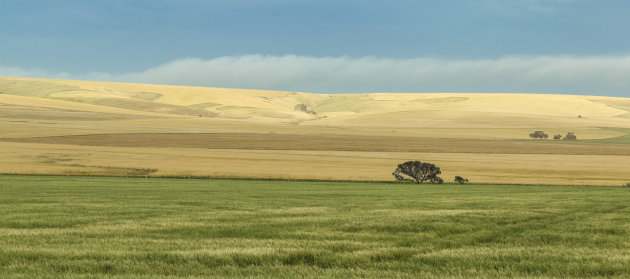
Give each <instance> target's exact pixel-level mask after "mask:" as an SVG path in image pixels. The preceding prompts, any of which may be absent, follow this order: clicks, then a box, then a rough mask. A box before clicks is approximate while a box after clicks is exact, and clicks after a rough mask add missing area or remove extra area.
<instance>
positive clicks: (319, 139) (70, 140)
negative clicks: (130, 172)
mask: <svg viewBox="0 0 630 279" xmlns="http://www.w3.org/2000/svg"><path fill="white" fill-rule="evenodd" d="M0 141H8V142H23V143H49V144H71V145H85V146H118V147H166V148H205V149H253V150H328V151H380V152H433V153H487V154H564V155H624V156H626V155H628V156H630V145H627V144H597V143H590V142H571V141H543V140H540V141H531V140H478V139H452V138H418V137H401V136H389V137H387V136H357V135H296V134H279V133H194V134H193V133H117V134H92V135H72V136H54V137H35V138H9V139H0Z"/></svg>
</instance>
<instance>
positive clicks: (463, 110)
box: [0, 78, 630, 186]
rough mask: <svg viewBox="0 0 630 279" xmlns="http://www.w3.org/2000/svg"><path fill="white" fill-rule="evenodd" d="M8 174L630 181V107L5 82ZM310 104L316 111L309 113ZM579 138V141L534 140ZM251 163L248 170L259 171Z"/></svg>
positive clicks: (534, 97)
mask: <svg viewBox="0 0 630 279" xmlns="http://www.w3.org/2000/svg"><path fill="white" fill-rule="evenodd" d="M0 93H1V94H0V155H1V159H0V173H7V174H46V175H51V174H53V175H55V174H60V175H72V174H77V175H110V176H134V175H139V176H144V175H150V176H157V177H173V176H176V177H187V176H198V177H204V176H211V177H224V178H274V179H323V180H326V179H332V180H361V181H388V180H391V179H392V176H391V172H392V170H393V168H394V167H395V166H396V164H398V163H400V162H401V161H406V160H422V161H430V162H432V163H435V164H437V165H439V166H440V167H442V170H443V172H444V176H445V178H446V179H447V181H449V180H451V179H452V177H453V176H455V175H461V176H465V177H467V178H470V179H471V180H472V181H475V182H479V183H525V184H556V185H615V186H619V185H621V184H625V183H627V182H628V181H630V177H629V176H628V173H630V167H629V166H630V145H629V143H630V141H629V140H628V137H629V135H630V117H628V115H630V101H629V100H628V99H626V98H612V97H595V96H569V95H551V94H550V95H544V94H481V93H475V94H472V93H471V94H468V93H458V94H456V93H422V94H394V93H369V94H312V93H300V92H282V91H263V90H246V89H226V88H208V87H186V86H166V85H148V84H129V83H107V82H90V81H71V80H46V79H24V78H0ZM300 105H303V106H304V107H306V109H307V111H310V113H308V112H304V111H301V110H298V109H296V107H299V106H300ZM537 130H544V131H545V132H546V133H549V134H550V135H552V136H553V135H555V134H562V135H564V134H566V133H568V132H574V133H575V134H576V135H577V136H578V140H577V141H562V140H560V141H554V140H536V139H530V138H528V134H529V133H531V132H533V131H537ZM245 166H246V167H245Z"/></svg>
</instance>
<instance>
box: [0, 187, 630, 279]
mask: <svg viewBox="0 0 630 279" xmlns="http://www.w3.org/2000/svg"><path fill="white" fill-rule="evenodd" d="M629 201H630V189H627V188H613V187H560V186H554V187H544V186H500V185H468V186H455V185H422V186H416V185H397V184H376V183H338V182H286V181H244V180H240V181H239V180H172V179H124V178H86V177H43V176H40V177H38V176H0V277H2V278H59V277H61V278H178V277H193V278H194V277H197V278H207V277H274V278H298V277H371V278H374V277H380V278H382V277H390V278H391V277H414V278H417V277H441V278H443V277H454V278H471V277H478V278H487V277H540V278H552V277H557V278H566V277H620V278H621V277H623V278H628V277H630V202H629Z"/></svg>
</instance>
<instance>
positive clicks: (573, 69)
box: [0, 55, 630, 97]
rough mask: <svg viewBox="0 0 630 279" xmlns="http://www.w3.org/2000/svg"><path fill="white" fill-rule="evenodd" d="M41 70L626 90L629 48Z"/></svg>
mask: <svg viewBox="0 0 630 279" xmlns="http://www.w3.org/2000/svg"><path fill="white" fill-rule="evenodd" d="M7 69H9V70H7ZM11 69H12V70H11ZM12 71H13V72H16V73H18V74H20V75H22V76H25V75H26V76H37V77H47V76H45V74H42V73H41V72H35V73H34V74H32V72H33V71H27V70H19V69H15V68H2V67H0V74H2V75H9V76H15V73H12ZM48 76H49V77H59V76H63V77H66V78H76V79H88V80H105V81H124V82H142V83H158V84H175V85H196V86H215V87H234V88H255V89H275V90H290V91H303V92H320V93H347V92H523V93H564V94H589V95H609V96H624V97H630V56H588V57H579V56H510V57H503V58H498V59H481V60H449V59H434V58H413V59H389V58H378V57H362V58H352V57H308V56H295V55H285V56H266V55H243V56H225V57H218V58H214V59H210V60H203V59H199V58H185V59H178V60H175V61H172V62H169V63H166V64H163V65H159V66H157V67H153V68H150V69H147V70H145V71H142V72H132V73H125V74H109V73H91V74H86V75H72V74H65V73H63V74H49V75H48Z"/></svg>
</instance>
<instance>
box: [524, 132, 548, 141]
mask: <svg viewBox="0 0 630 279" xmlns="http://www.w3.org/2000/svg"><path fill="white" fill-rule="evenodd" d="M529 137H530V138H535V139H546V138H548V137H549V135H548V134H545V132H543V131H535V132H533V133H531V134H529Z"/></svg>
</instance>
